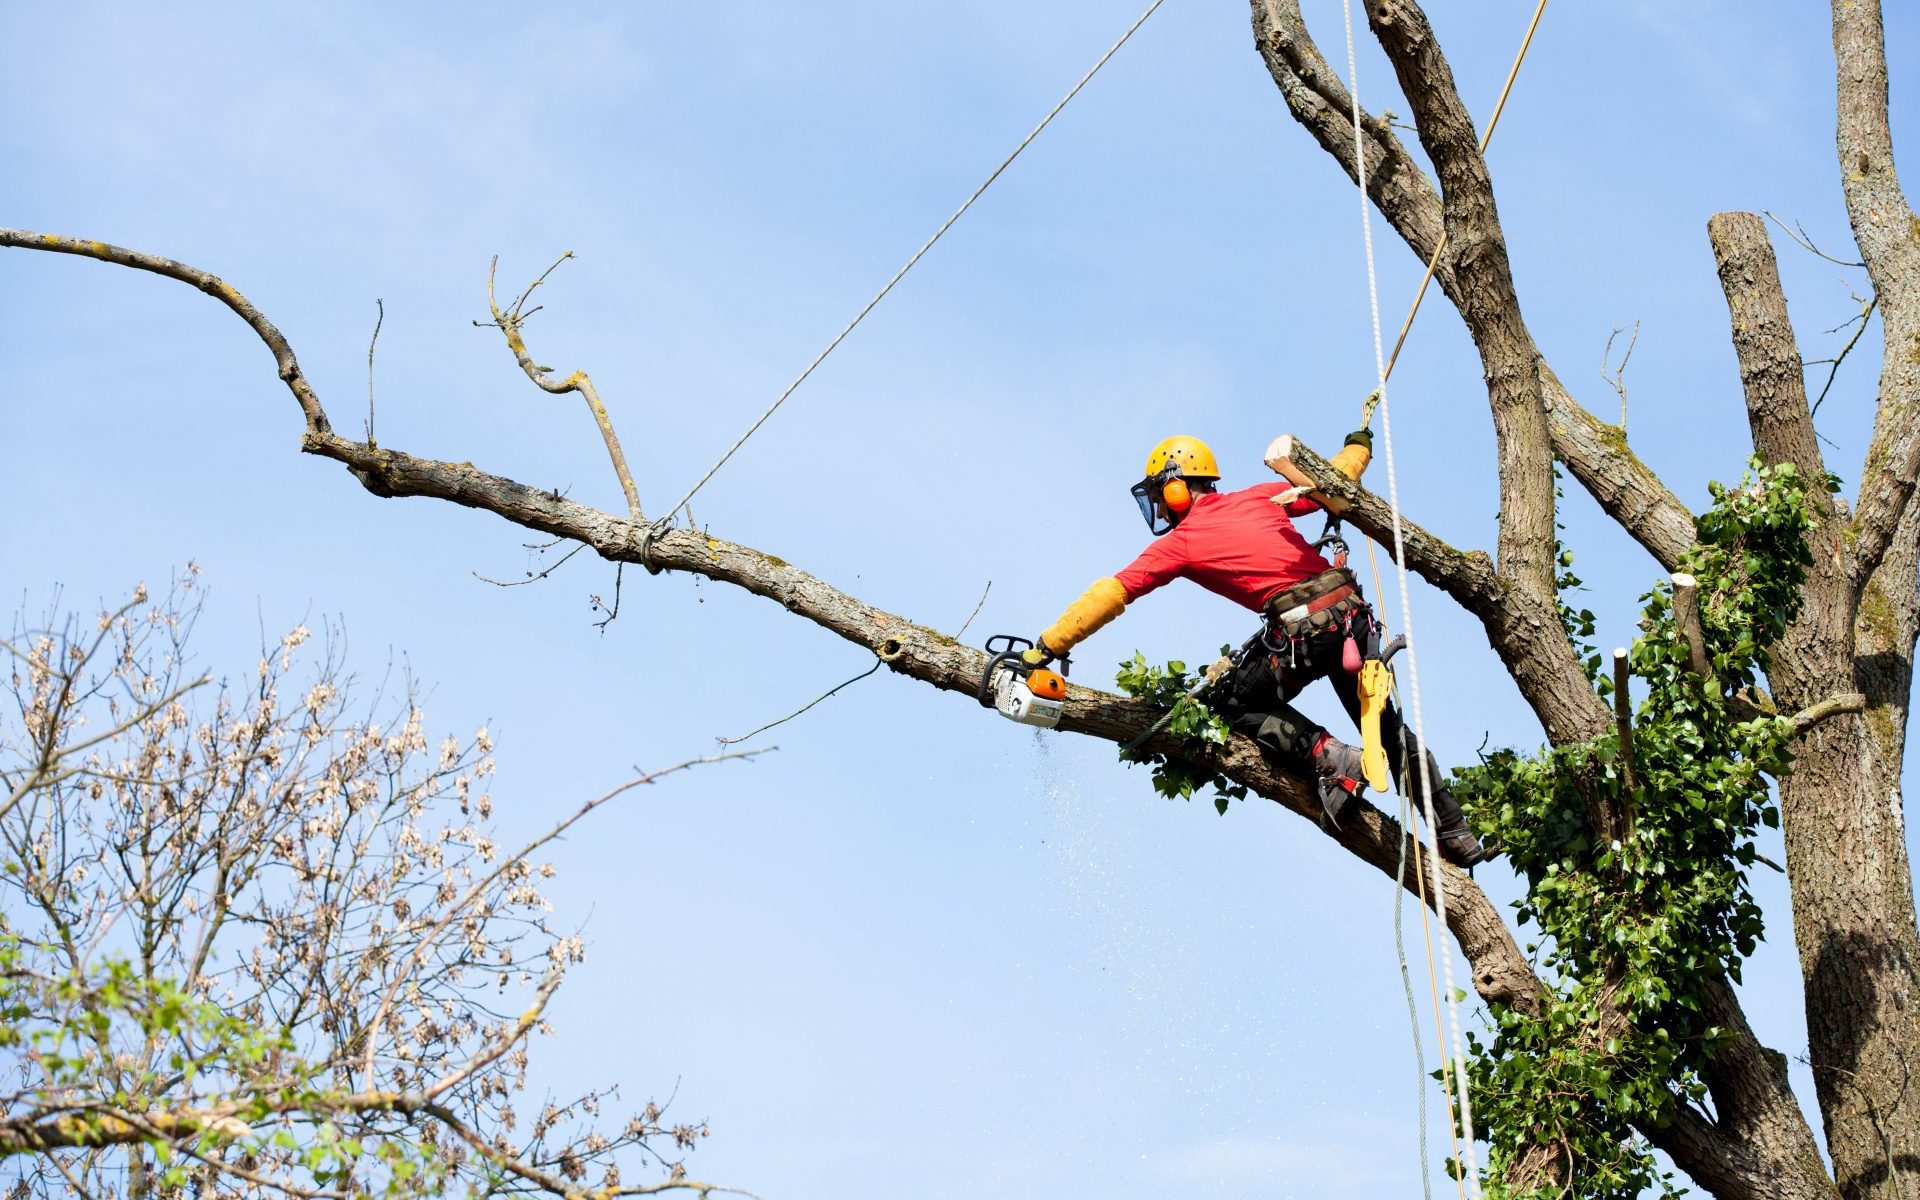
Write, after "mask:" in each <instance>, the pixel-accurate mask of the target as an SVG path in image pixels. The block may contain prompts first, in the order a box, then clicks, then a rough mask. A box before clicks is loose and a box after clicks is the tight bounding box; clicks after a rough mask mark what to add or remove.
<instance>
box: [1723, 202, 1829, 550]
mask: <svg viewBox="0 0 1920 1200" xmlns="http://www.w3.org/2000/svg"><path fill="white" fill-rule="evenodd" d="M1707 237H1708V239H1709V240H1710V241H1711V242H1712V243H1713V258H1714V263H1715V265H1716V266H1717V267H1718V268H1719V272H1720V289H1721V291H1722V292H1724V293H1725V294H1726V297H1727V312H1728V314H1729V316H1730V318H1731V320H1732V323H1733V349H1734V353H1735V354H1736V355H1738V356H1739V360H1740V383H1741V386H1742V388H1743V389H1744V391H1745V393H1746V400H1747V424H1748V425H1749V427H1750V428H1751V429H1752V431H1753V448H1754V449H1755V450H1757V451H1759V452H1760V457H1761V458H1762V460H1764V461H1765V462H1767V463H1768V464H1773V463H1779V462H1790V463H1792V464H1794V465H1795V466H1796V467H1798V468H1799V469H1800V473H1801V475H1802V476H1803V477H1805V478H1806V479H1807V480H1808V481H1809V485H1810V486H1817V484H1816V483H1814V482H1813V481H1818V480H1822V479H1825V478H1826V473H1827V466H1826V462H1825V460H1824V459H1823V458H1822V457H1821V454H1820V442H1819V439H1818V438H1816V437H1815V436H1814V432H1813V413H1812V411H1811V410H1810V409H1809V408H1808V407H1807V386H1806V376H1805V374H1804V373H1803V372H1802V370H1801V365H1800V343H1799V341H1798V339H1796V338H1795V337H1794V333H1793V321H1792V319H1791V318H1790V317H1788V315H1787V296H1786V292H1785V291H1784V290H1782V288H1781V286H1780V269H1779V266H1778V265H1777V263H1776V262H1775V260H1774V256H1773V246H1772V244H1771V243H1770V242H1769V241H1768V240H1767V226H1766V223H1765V222H1763V221H1762V220H1761V219H1760V218H1759V217H1758V216H1756V215H1754V214H1753V213H1740V212H1728V213H1720V214H1719V215H1717V216H1715V217H1713V218H1712V219H1711V220H1709V221H1708V222H1707ZM1829 516H1831V514H1829Z"/></svg>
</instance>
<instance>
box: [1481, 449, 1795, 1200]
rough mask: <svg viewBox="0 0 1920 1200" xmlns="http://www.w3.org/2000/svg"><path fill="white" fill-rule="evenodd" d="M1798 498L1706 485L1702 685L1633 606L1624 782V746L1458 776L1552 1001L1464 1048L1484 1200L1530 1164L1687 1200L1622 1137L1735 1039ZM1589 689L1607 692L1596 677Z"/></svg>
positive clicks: (1770, 812) (1672, 638) (1690, 1098)
mask: <svg viewBox="0 0 1920 1200" xmlns="http://www.w3.org/2000/svg"><path fill="white" fill-rule="evenodd" d="M1807 483H1808V481H1807V480H1806V479H1804V478H1803V477H1802V476H1801V475H1800V473H1799V472H1798V471H1796V469H1795V468H1794V466H1793V465H1792V464H1791V463H1782V464H1779V465H1776V466H1773V467H1762V466H1761V465H1760V462H1759V460H1758V459H1755V460H1754V461H1753V463H1752V467H1751V470H1750V473H1749V475H1748V477H1747V478H1746V479H1745V480H1743V482H1742V483H1741V485H1740V486H1738V487H1732V488H1729V487H1724V486H1721V485H1714V486H1713V488H1712V495H1713V501H1714V502H1713V506H1712V507H1711V508H1710V509H1709V510H1708V511H1707V512H1706V513H1705V514H1704V515H1703V516H1701V517H1700V518H1699V519H1698V523H1697V524H1698V531H1699V541H1698V543H1697V544H1696V546H1695V547H1694V548H1693V549H1692V551H1690V552H1689V556H1688V560H1687V563H1686V565H1687V566H1688V567H1689V569H1690V572H1691V573H1692V574H1693V575H1694V577H1695V578H1696V580H1697V581H1698V588H1699V595H1700V617H1701V621H1700V624H1701V626H1702V634H1703V638H1704V643H1705V646H1704V649H1705V651H1706V655H1707V658H1708V661H1709V663H1710V665H1711V673H1710V674H1708V675H1706V676H1704V677H1703V676H1702V675H1700V674H1698V673H1696V671H1695V670H1694V669H1693V668H1692V667H1691V666H1690V665H1689V664H1690V658H1691V652H1690V648H1689V645H1688V643H1687V639H1686V637H1685V636H1684V634H1683V632H1682V630H1681V628H1680V625H1679V623H1678V622H1677V621H1676V618H1675V613H1674V606H1673V598H1672V589H1671V588H1670V586H1669V585H1667V584H1665V583H1664V582H1663V583H1661V584H1659V585H1657V586H1656V587H1655V588H1654V589H1653V591H1652V592H1650V593H1649V594H1648V595H1646V596H1645V597H1643V600H1644V603H1645V608H1644V616H1643V618H1642V620H1641V628H1642V630H1643V632H1642V634H1641V635H1640V636H1639V637H1638V638H1637V639H1636V640H1635V641H1634V644H1633V648H1632V655H1631V665H1632V677H1633V678H1634V679H1635V680H1637V681H1638V682H1639V685H1640V688H1642V689H1644V691H1643V695H1642V698H1641V699H1640V702H1639V704H1638V705H1637V706H1636V708H1635V711H1634V724H1633V734H1632V738H1631V743H1630V746H1631V752H1632V762H1631V768H1632V769H1631V773H1630V774H1629V772H1628V771H1627V770H1626V769H1625V768H1626V766H1627V764H1626V763H1625V762H1624V761H1623V759H1622V747H1621V745H1620V737H1619V735H1618V734H1617V733H1614V734H1609V735H1608V736H1605V737H1601V738H1598V739H1595V740H1592V741H1587V742H1579V743H1573V744H1568V745H1562V746H1555V747H1548V748H1545V749H1543V750H1541V751H1539V752H1537V753H1534V754H1520V753H1517V752H1515V751H1512V750H1502V751H1499V752H1497V753H1495V754H1493V755H1491V756H1489V757H1487V758H1486V759H1485V760H1484V761H1483V762H1482V764H1481V765H1479V766H1477V767H1471V768H1467V769H1465V770H1462V771H1460V772H1459V773H1458V775H1459V782H1458V785H1457V788H1458V792H1459V794H1460V796H1461V798H1462V800H1463V801H1464V802H1465V804H1466V808H1467V811H1468V812H1469V813H1470V814H1471V815H1472V817H1473V819H1474V823H1475V825H1476V827H1477V829H1478V831H1479V832H1480V833H1481V834H1482V836H1488V837H1492V838H1495V839H1498V841H1499V842H1500V843H1501V845H1502V846H1503V847H1504V849H1505V852H1506V855H1507V857H1508V860H1509V861H1510V862H1511V863H1512V865H1513V868H1514V870H1515V871H1516V872H1518V873H1519V874H1520V875H1521V877H1522V878H1523V879H1525V881H1526V883H1527V894H1526V896H1525V898H1524V899H1522V900H1520V901H1518V902H1516V904H1515V908H1516V910H1517V913H1518V922H1519V924H1520V925H1521V926H1522V927H1523V928H1526V927H1531V928H1533V929H1537V930H1538V931H1539V940H1538V941H1536V942H1533V943H1531V944H1530V945H1529V946H1528V947H1527V949H1528V952H1529V954H1530V955H1531V956H1533V957H1534V958H1535V960H1536V963H1537V964H1538V966H1539V967H1540V968H1541V971H1540V974H1541V977H1542V979H1543V980H1544V981H1545V982H1546V983H1547V986H1548V989H1549V992H1550V995H1549V996H1548V998H1547V1000H1546V1002H1545V1003H1544V1004H1543V1005H1542V1006H1541V1007H1540V1008H1539V1009H1538V1010H1537V1011H1533V1012H1522V1011H1520V1010H1519V1009H1517V1008H1515V1007H1513V1006H1495V1007H1494V1010H1493V1013H1492V1020H1493V1031H1492V1036H1491V1038H1490V1039H1489V1040H1486V1041H1482V1040H1480V1039H1477V1038H1476V1039H1472V1042H1473V1047H1472V1049H1473V1057H1472V1062H1471V1063H1470V1065H1469V1075H1470V1079H1471V1083H1472V1088H1473V1104H1474V1110H1475V1112H1476V1114H1477V1115H1478V1117H1479V1119H1480V1125H1481V1128H1482V1129H1486V1130H1491V1131H1492V1149H1491V1153H1490V1155H1489V1164H1488V1165H1489V1167H1490V1168H1491V1169H1490V1170H1489V1171H1488V1174H1487V1180H1488V1183H1489V1185H1490V1188H1491V1190H1490V1191H1489V1195H1494V1196H1500V1195H1508V1194H1512V1193H1507V1192H1505V1191H1504V1189H1503V1188H1502V1186H1501V1181H1502V1180H1504V1179H1505V1178H1506V1177H1507V1174H1508V1168H1509V1167H1510V1166H1511V1165H1513V1163H1514V1160H1515V1157H1516V1156H1517V1155H1520V1154H1522V1153H1529V1152H1531V1153H1540V1152H1542V1151H1541V1148H1545V1149H1546V1150H1547V1151H1548V1152H1555V1153H1559V1154H1564V1155H1565V1157H1566V1159H1567V1161H1568V1162H1569V1163H1570V1164H1572V1165H1571V1171H1572V1179H1573V1191H1574V1194H1577V1195H1580V1196H1583V1197H1590V1198H1593V1200H1632V1198H1634V1197H1638V1196H1640V1195H1641V1194H1642V1193H1643V1191H1645V1190H1646V1189H1648V1188H1652V1187H1658V1188H1660V1189H1661V1190H1662V1192H1664V1193H1666V1194H1677V1193H1675V1192H1674V1184H1673V1181H1672V1177H1671V1176H1670V1175H1664V1174H1663V1173H1662V1172H1660V1171H1659V1169H1658V1167H1657V1165H1656V1164H1655V1162H1654V1159H1653V1156H1652V1152H1651V1150H1650V1148H1649V1147H1648V1146H1647V1144H1646V1142H1645V1141H1644V1140H1643V1139H1641V1138H1640V1137H1639V1136H1638V1135H1637V1134H1636V1133H1635V1132H1634V1126H1635V1125H1643V1126H1644V1125H1646V1124H1652V1125H1656V1126H1658V1125H1664V1124H1665V1123H1666V1122H1667V1121H1668V1120H1669V1119H1670V1117H1671V1115H1672V1113H1673V1107H1674V1106H1675V1105H1680V1104H1693V1103H1697V1102H1700V1101H1701V1100H1702V1099H1704V1097H1705V1095H1706V1087H1705V1084H1704V1083H1703V1081H1702V1072H1703V1070H1704V1069H1705V1068H1706V1066H1707V1064H1708V1062H1709V1061H1710V1060H1711V1058H1712V1057H1713V1055H1714V1054H1715V1053H1716V1052H1717V1051H1718V1050H1719V1049H1720V1048H1722V1046H1723V1045H1724V1044H1725V1042H1726V1040H1727V1037H1728V1031H1727V1030H1726V1029H1724V1028H1722V1027H1721V1026H1720V1025H1718V1024H1716V1022H1715V1018H1714V1016H1713V1005H1712V1003H1711V999H1712V998H1711V995H1710V989H1712V988H1713V987H1715V986H1718V985H1719V981H1720V980H1721V979H1723V978H1726V979H1732V980H1734V981H1736V982H1737V981H1738V980H1739V978H1740V965H1741V961H1742V959H1744V958H1745V957H1746V956H1748V955H1750V954H1751V953H1753V950H1754V948H1755V945H1756V943H1757V942H1758V941H1759V940H1760V938H1761V936H1762V931H1763V923H1762V920H1761V913H1760V908H1759V906H1758V905H1757V904H1756V903H1755V901H1754V899H1753V895H1752V893H1751V891H1750V889H1749V887H1748V872H1749V871H1750V870H1751V869H1752V868H1753V867H1754V865H1755V864H1756V863H1758V862H1761V861H1762V860H1761V859H1760V856H1759V854H1758V853H1757V851H1756V850H1755V846H1754V839H1755V837H1756V834H1757V832H1758V830H1759V828H1760V827H1761V826H1762V825H1767V826H1777V825H1778V824H1779V820H1780V817H1779V810H1778V809H1777V808H1776V807H1775V804H1774V801H1773V798H1772V796H1771V795H1770V793H1769V790H1768V784H1767V778H1766V777H1767V776H1768V775H1769V774H1775V775H1777V774H1779V773H1781V772H1783V771H1785V770H1786V769H1787V767H1788V765H1789V762H1790V754H1789V751H1788V743H1789V741H1790V739H1791V738H1792V736H1793V733H1794V725H1793V722H1792V721H1790V720H1788V719H1786V718H1783V717H1779V716H1776V715H1773V714H1771V713H1768V712H1764V711H1760V710H1758V709H1756V707H1755V706H1754V705H1753V704H1752V703H1751V702H1749V701H1747V700H1746V699H1744V697H1745V695H1746V694H1747V690H1748V689H1749V688H1751V687H1752V686H1753V685H1754V684H1755V683H1756V682H1758V680H1759V679H1760V677H1761V676H1762V675H1763V674H1764V673H1765V671H1766V669H1767V648H1768V646H1769V645H1771V644H1772V643H1773V642H1774V641H1775V640H1776V639H1778V638H1779V636H1780V635H1781V633H1782V632H1783V631H1784V630H1785V628H1786V627H1787V624H1788V622H1790V621H1791V620H1792V619H1793V617H1794V615H1795V614H1796V612H1797V611H1798V609H1799V604H1800V596H1801V590H1800V585H1801V581H1802V578H1803V576H1804V573H1805V570H1806V567H1807V566H1808V564H1809V562H1810V557H1809V554H1808V550H1807V541H1806V536H1805V535H1806V530H1807V528H1808V526H1809V523H1810V521H1811V520H1812V519H1813V516H1814V513H1815V506H1816V504H1818V503H1820V502H1821V501H1823V500H1824V497H1820V498H1819V499H1816V498H1815V495H1814V494H1813V493H1812V492H1810V490H1809V488H1808V486H1807ZM1828 486H1829V487H1831V484H1829V485H1828ZM1594 686H1595V688H1596V690H1597V691H1598V692H1600V693H1601V694H1608V693H1610V692H1611V690H1612V682H1611V681H1610V680H1605V679H1601V678H1599V677H1598V674H1597V673H1596V674H1595V679H1594ZM1629 779H1631V781H1632V786H1631V788H1630V787H1629ZM1547 1190H1548V1191H1557V1190H1558V1189H1555V1188H1549V1189H1547Z"/></svg>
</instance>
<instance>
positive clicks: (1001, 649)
mask: <svg viewBox="0 0 1920 1200" xmlns="http://www.w3.org/2000/svg"><path fill="white" fill-rule="evenodd" d="M986 649H987V654H988V656H989V657H988V658H987V669H986V670H985V671H982V672H981V673H980V692H979V696H980V703H981V704H982V705H983V706H984V707H987V708H992V709H997V710H999V713H1000V715H1001V716H1003V717H1005V718H1006V719H1007V720H1009V721H1018V722H1019V723H1020V724H1022V725H1038V726H1040V727H1041V728H1042V729H1052V728H1053V727H1054V726H1056V725H1058V724H1060V715H1061V714H1062V713H1064V712H1065V711H1066V709H1067V681H1066V679H1065V675H1066V673H1067V660H1066V659H1064V658H1063V659H1061V660H1059V661H1060V669H1059V670H1058V671H1050V670H1048V669H1047V668H1045V667H1042V666H1037V665H1035V664H1033V663H1030V662H1028V661H1027V660H1026V659H1025V658H1024V657H1023V656H1022V653H1023V651H1027V650H1031V649H1033V642H1032V641H1030V640H1029V639H1027V638H1023V637H1014V636H1013V635H1012V634H1008V633H1001V634H995V635H994V636H993V637H990V638H988V639H987V646H986Z"/></svg>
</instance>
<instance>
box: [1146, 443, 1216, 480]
mask: <svg viewBox="0 0 1920 1200" xmlns="http://www.w3.org/2000/svg"><path fill="white" fill-rule="evenodd" d="M1168 463H1173V464H1174V465H1176V466H1178V467H1179V468H1180V474H1181V476H1182V477H1183V478H1186V479H1218V478H1220V464H1219V463H1217V462H1215V461H1214V458H1213V451H1212V450H1210V449H1208V448H1207V444H1206V443H1205V442H1203V441H1201V440H1200V439H1199V438H1197V437H1187V436H1186V435H1184V434H1181V435H1177V436H1175V437H1170V438H1167V439H1166V440H1164V441H1162V442H1161V443H1160V444H1159V445H1157V446H1155V447H1154V448H1153V450H1152V451H1151V452H1150V453H1148V455H1147V478H1149V479H1151V478H1153V477H1154V476H1155V475H1158V474H1159V473H1160V472H1162V471H1164V470H1166V469H1167V464H1168Z"/></svg>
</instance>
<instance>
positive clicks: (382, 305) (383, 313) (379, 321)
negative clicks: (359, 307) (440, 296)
mask: <svg viewBox="0 0 1920 1200" xmlns="http://www.w3.org/2000/svg"><path fill="white" fill-rule="evenodd" d="M373 303H374V306H375V307H376V308H378V309H379V310H380V315H379V316H377V317H375V318H374V319H373V336H372V337H371V338H369V339H367V445H369V446H371V445H373V444H374V441H373V348H374V347H375V346H377V345H379V344H380V327H381V326H382V325H385V324H386V323H387V302H386V301H385V300H381V299H379V298H377V297H376V298H375V300H374V302H373Z"/></svg>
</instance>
